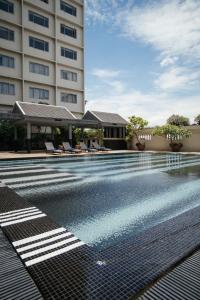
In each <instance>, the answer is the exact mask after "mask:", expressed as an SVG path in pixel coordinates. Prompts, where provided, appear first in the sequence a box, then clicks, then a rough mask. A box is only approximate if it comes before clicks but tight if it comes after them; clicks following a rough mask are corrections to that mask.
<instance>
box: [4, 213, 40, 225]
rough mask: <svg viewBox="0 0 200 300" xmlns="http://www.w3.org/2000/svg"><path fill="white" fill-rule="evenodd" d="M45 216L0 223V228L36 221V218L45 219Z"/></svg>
mask: <svg viewBox="0 0 200 300" xmlns="http://www.w3.org/2000/svg"><path fill="white" fill-rule="evenodd" d="M45 216H46V214H39V215H36V216H31V217H27V218H23V219H19V220H15V221H10V222H6V223H2V224H0V226H1V227H5V226H9V225H13V224H18V223H22V222H26V221H29V220H33V219H37V218H42V217H45Z"/></svg>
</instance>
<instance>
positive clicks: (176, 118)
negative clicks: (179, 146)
mask: <svg viewBox="0 0 200 300" xmlns="http://www.w3.org/2000/svg"><path fill="white" fill-rule="evenodd" d="M167 124H170V125H176V126H189V125H190V121H189V119H188V118H187V117H184V116H180V115H172V116H171V117H169V118H168V120H167Z"/></svg>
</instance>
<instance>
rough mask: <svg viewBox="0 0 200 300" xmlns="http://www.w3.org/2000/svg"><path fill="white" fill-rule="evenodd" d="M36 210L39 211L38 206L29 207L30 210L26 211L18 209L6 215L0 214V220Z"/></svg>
mask: <svg viewBox="0 0 200 300" xmlns="http://www.w3.org/2000/svg"><path fill="white" fill-rule="evenodd" d="M36 211H39V209H38V208H33V209H30V210H27V211H20V212H18V213H14V214H8V215H5V216H0V220H1V221H2V220H4V219H5V218H11V217H18V216H20V215H24V214H27V213H31V212H36Z"/></svg>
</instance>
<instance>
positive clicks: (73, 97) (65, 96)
mask: <svg viewBox="0 0 200 300" xmlns="http://www.w3.org/2000/svg"><path fill="white" fill-rule="evenodd" d="M60 96H61V97H60V101H61V102H64V103H71V104H77V103H78V99H77V94H72V93H64V92H62V93H61V94H60ZM70 97H71V100H70V99H68V98H70Z"/></svg>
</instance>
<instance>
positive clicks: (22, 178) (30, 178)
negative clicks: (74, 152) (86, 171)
mask: <svg viewBox="0 0 200 300" xmlns="http://www.w3.org/2000/svg"><path fill="white" fill-rule="evenodd" d="M69 175H72V174H70V173H60V172H58V173H54V174H45V175H33V176H29V177H27V176H25V177H20V178H9V179H3V180H2V181H3V182H5V183H8V184H9V183H17V182H26V180H34V179H36V180H37V179H43V178H44V179H45V178H59V177H63V176H69Z"/></svg>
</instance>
